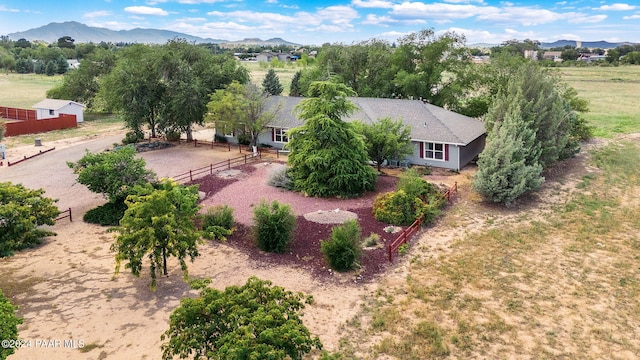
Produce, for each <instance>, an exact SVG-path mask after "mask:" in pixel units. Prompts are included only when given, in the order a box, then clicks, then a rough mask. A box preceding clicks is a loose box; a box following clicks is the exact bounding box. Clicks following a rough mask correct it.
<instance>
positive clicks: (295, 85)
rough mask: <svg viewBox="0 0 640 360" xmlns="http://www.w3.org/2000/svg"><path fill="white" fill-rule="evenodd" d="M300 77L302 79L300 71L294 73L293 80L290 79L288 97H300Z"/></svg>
mask: <svg viewBox="0 0 640 360" xmlns="http://www.w3.org/2000/svg"><path fill="white" fill-rule="evenodd" d="M300 77H302V70H298V71H296V73H295V74H294V75H293V79H291V86H290V87H289V96H302V89H301V88H300Z"/></svg>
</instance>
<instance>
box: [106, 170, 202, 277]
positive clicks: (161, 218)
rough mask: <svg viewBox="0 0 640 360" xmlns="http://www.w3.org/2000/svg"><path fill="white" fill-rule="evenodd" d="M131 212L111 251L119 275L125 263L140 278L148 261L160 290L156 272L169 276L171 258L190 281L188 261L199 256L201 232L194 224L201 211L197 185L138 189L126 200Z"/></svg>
mask: <svg viewBox="0 0 640 360" xmlns="http://www.w3.org/2000/svg"><path fill="white" fill-rule="evenodd" d="M125 203H126V204H127V210H126V211H125V213H124V217H123V218H122V219H121V220H120V226H118V227H116V228H115V229H114V230H116V231H117V232H118V233H119V235H118V236H117V238H116V242H115V243H114V244H113V245H112V246H111V250H112V251H114V252H115V253H116V271H115V272H116V274H118V273H119V271H120V266H121V264H122V262H123V261H125V262H126V264H125V268H129V269H131V273H133V274H134V275H135V276H140V272H141V271H142V265H143V264H142V263H143V260H144V258H148V259H149V262H150V265H149V268H150V276H151V288H152V289H155V288H156V277H157V276H156V273H157V272H159V271H162V273H163V274H164V275H168V268H167V258H168V257H170V256H173V257H176V258H178V260H179V261H180V267H181V269H182V272H183V274H184V279H185V280H186V279H187V278H188V269H187V263H186V261H185V260H186V258H187V257H189V258H190V259H191V261H193V260H194V259H195V258H196V257H197V256H198V255H199V254H198V248H197V245H198V242H199V240H200V239H201V238H200V232H199V231H198V230H197V228H196V225H195V223H194V219H195V218H196V214H197V213H198V210H199V209H200V206H199V205H198V189H197V186H189V187H185V186H181V185H179V184H177V183H175V182H172V181H170V180H164V181H162V182H161V183H159V184H158V185H157V187H154V186H152V185H151V184H147V185H145V186H140V185H138V186H136V187H135V189H134V192H133V194H131V195H129V196H128V197H127V199H126V200H125Z"/></svg>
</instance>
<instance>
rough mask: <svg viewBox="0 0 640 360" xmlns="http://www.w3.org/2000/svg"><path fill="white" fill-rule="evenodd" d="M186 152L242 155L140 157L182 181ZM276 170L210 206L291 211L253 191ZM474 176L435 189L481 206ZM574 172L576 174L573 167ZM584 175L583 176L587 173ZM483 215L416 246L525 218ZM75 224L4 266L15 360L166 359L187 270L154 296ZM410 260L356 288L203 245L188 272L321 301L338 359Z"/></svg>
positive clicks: (338, 204) (546, 198)
mask: <svg viewBox="0 0 640 360" xmlns="http://www.w3.org/2000/svg"><path fill="white" fill-rule="evenodd" d="M71 145H72V144H70V145H69V146H71ZM58 146H60V145H58ZM187 152H189V153H193V154H196V153H197V154H201V155H200V156H199V157H197V158H198V159H200V160H198V161H202V162H203V163H205V162H206V161H210V160H211V159H213V158H216V159H217V158H218V156H219V157H220V158H224V157H225V156H226V157H229V156H236V155H237V154H235V153H233V154H230V153H228V152H226V151H219V150H211V149H208V148H206V147H199V148H190V147H189V148H187V147H179V148H173V149H168V150H160V151H154V152H148V153H145V154H143V155H142V156H143V157H145V159H147V161H148V165H149V167H151V168H152V169H154V170H155V171H156V172H157V173H158V174H159V175H160V176H168V175H172V174H175V173H180V172H182V171H183V170H184V167H185V166H187V165H189V166H191V167H197V166H198V165H196V164H193V165H191V164H185V160H184V159H185V158H189V159H191V155H190V156H189V157H186V156H185V154H186V153H187ZM214 152H216V155H215V156H214V155H213V153H214ZM193 154H192V155H193ZM43 156H47V155H43ZM174 164H180V166H181V167H182V168H180V169H178V168H173V167H172V166H173V165H174ZM260 164H262V165H260ZM274 164H275V163H273V162H272V163H268V162H261V163H258V165H255V166H257V168H256V169H255V171H254V173H252V174H245V175H243V174H242V173H239V174H238V173H236V174H235V175H236V176H239V177H240V178H242V179H243V181H248V182H247V183H243V181H235V180H233V179H229V181H228V182H227V183H224V184H223V185H224V186H221V188H220V189H219V190H220V192H214V193H211V194H209V196H208V198H207V200H205V202H204V205H205V206H210V205H214V204H219V203H226V202H231V201H233V199H232V198H236V199H238V198H243V199H245V201H249V202H248V203H250V204H255V203H257V202H258V201H260V199H263V198H264V199H267V200H270V199H272V198H276V197H277V198H278V200H282V201H283V202H296V201H297V200H292V199H289V198H287V196H291V195H290V194H287V193H282V192H280V190H275V192H273V193H269V194H267V193H265V192H264V191H265V190H264V188H260V187H258V186H257V185H256V184H257V183H253V184H252V183H250V182H251V181H256V182H263V183H264V182H265V181H266V178H267V176H268V168H269V167H270V166H272V165H274ZM260 166H262V168H260ZM5 169H6V168H5ZM9 171H10V170H9ZM261 171H262V172H261ZM473 171H474V169H473V168H470V169H467V170H463V171H462V172H460V174H453V173H449V172H438V173H436V174H433V175H431V176H430V180H431V181H433V182H436V183H444V184H446V185H449V186H450V185H452V184H453V183H454V182H457V183H458V185H459V189H460V191H459V194H458V195H457V198H456V202H457V203H458V204H462V205H469V204H478V203H479V199H478V198H477V197H476V195H474V193H473V192H472V191H471V190H470V182H471V180H470V179H471V176H472V174H473ZM567 171H571V169H570V168H567ZM581 172H582V169H579V173H581ZM558 176H559V177H562V176H563V175H562V174H560V175H558ZM577 176H579V175H576V176H575V177H574V176H572V177H571V179H572V180H570V181H568V182H564V184H563V185H562V186H564V187H567V188H570V187H572V186H575V181H576V180H575V179H576V178H577ZM556 184H557V183H556ZM550 188H551V187H550ZM222 190H224V191H226V192H224V191H222ZM216 191H218V190H216ZM215 194H217V196H216V195H215ZM565 197H566V192H558V191H548V192H546V193H542V195H539V196H536V198H535V199H532V200H531V201H530V202H529V203H524V204H522V205H521V208H522V209H521V210H523V211H525V210H530V211H528V212H527V214H529V215H528V216H532V217H535V216H544V211H545V210H544V208H545V206H552V204H554V203H556V202H559V201H562V199H564V198H565ZM247 199H249V200H247ZM307 200H308V201H306V202H301V201H297V202H299V203H300V206H298V205H295V206H294V209H295V211H296V213H297V214H298V215H299V216H300V217H299V219H300V218H304V215H305V214H308V213H311V212H314V211H318V210H322V211H327V210H334V209H336V208H340V209H342V210H349V211H352V212H354V213H356V214H358V216H361V215H362V213H358V211H359V210H361V209H363V208H366V204H365V202H363V200H359V199H354V200H348V201H352V202H353V203H349V202H348V201H347V202H344V201H338V200H332V199H329V200H322V201H321V200H318V199H307ZM539 200H543V206H542V207H541V210H537V208H538V205H536V201H539ZM367 201H371V199H368V200H367ZM359 202H360V203H359ZM303 204H306V205H303ZM346 204H348V205H346ZM545 204H546V205H545ZM305 206H306V207H305ZM465 208H467V207H465ZM476 209H478V211H477V212H475V213H474V212H471V213H465V214H464V216H458V215H459V214H458V213H456V205H454V206H453V207H452V208H450V210H449V211H450V212H451V215H446V216H445V217H443V218H442V219H441V220H440V221H438V223H437V224H436V225H434V226H432V227H430V228H428V229H426V230H425V231H424V232H423V233H422V235H421V236H420V237H419V239H417V240H416V242H415V246H416V247H417V248H422V249H429V252H431V255H430V256H438V254H443V253H447V251H448V249H449V246H450V244H451V242H453V241H455V239H456V237H458V236H460V235H461V234H464V233H466V232H469V231H474V230H475V229H479V228H481V227H484V226H488V224H489V226H490V223H489V222H488V219H496V221H500V219H508V218H513V217H516V216H518V215H517V212H514V211H512V210H508V209H502V208H498V207H496V208H494V209H491V208H489V211H487V207H485V206H482V207H479V208H478V207H477V208H476ZM250 210H251V207H250V206H245V207H244V208H242V209H240V210H237V211H236V213H235V215H236V219H237V220H238V221H239V222H240V223H241V224H245V225H248V224H249V223H250ZM74 217H75V219H74V220H75V221H74V222H72V223H70V222H68V221H66V220H63V221H60V222H59V223H58V224H57V225H56V226H55V227H54V228H53V230H54V231H56V232H57V233H58V235H57V236H56V237H51V238H48V239H47V240H46V241H45V243H44V244H43V245H42V246H40V247H38V248H36V249H31V250H27V251H22V252H20V253H17V254H16V255H15V256H14V257H11V258H4V259H0V275H1V277H2V278H3V279H4V280H2V282H1V283H0V285H1V286H2V289H3V291H4V292H5V294H7V295H8V296H10V298H11V300H12V301H13V302H14V303H16V304H18V305H19V306H20V310H19V314H20V315H21V316H22V317H24V324H23V325H22V326H20V329H19V332H20V337H21V338H22V339H25V340H31V343H30V346H31V347H28V348H23V349H19V350H18V351H17V353H16V355H14V357H15V358H17V359H42V358H47V359H50V360H55V359H158V358H160V345H161V340H160V336H161V334H162V333H163V332H164V331H165V330H166V329H167V328H168V320H169V315H170V313H171V312H172V311H173V309H174V308H175V307H176V306H178V305H179V302H180V299H181V298H182V297H185V296H192V295H194V293H193V292H192V291H191V290H189V288H188V286H187V284H186V283H185V282H183V281H182V274H181V271H180V268H179V264H178V263H177V262H176V261H174V260H175V259H170V261H169V267H170V269H169V276H168V277H163V278H160V279H159V281H158V289H157V290H156V291H155V292H152V291H150V290H149V288H148V284H149V277H148V274H146V273H143V275H142V276H141V277H140V278H136V277H133V276H132V275H131V274H129V273H128V272H127V271H126V269H122V273H121V274H120V275H118V276H114V275H113V274H114V265H115V264H114V259H113V254H112V253H111V252H110V251H109V246H110V245H111V243H112V242H113V234H110V233H107V232H106V229H105V228H102V227H98V226H94V225H88V224H84V223H83V222H82V221H81V220H80V219H81V214H74ZM364 235H365V236H366V235H367V234H366V233H365V234H364ZM413 246H414V245H412V247H413ZM409 261H410V258H409V257H400V258H399V260H396V262H395V264H393V265H389V266H386V267H385V269H384V271H383V272H381V273H379V274H377V276H376V277H374V278H371V279H369V281H362V282H359V281H354V279H356V277H355V276H356V274H354V273H347V274H331V275H330V276H329V277H327V276H318V274H317V273H316V272H314V271H312V270H310V269H309V268H305V267H304V266H302V267H301V266H299V265H297V264H292V263H291V262H290V261H269V260H268V259H267V260H266V261H265V260H264V259H256V258H255V253H252V252H249V251H247V250H246V248H243V247H242V246H234V244H230V243H229V244H225V243H214V242H208V243H205V244H204V245H202V247H201V256H200V257H199V258H197V259H196V261H195V262H194V263H190V264H189V275H190V276H191V277H194V278H203V277H208V278H211V279H212V280H213V282H212V285H213V286H215V287H216V288H220V289H222V288H224V287H226V286H229V285H240V284H243V283H244V282H245V281H246V279H247V278H248V277H250V276H257V277H259V278H262V279H268V280H271V281H272V282H273V283H274V284H276V285H280V286H283V287H285V288H286V289H288V290H293V291H302V292H305V293H307V294H311V295H313V297H314V299H315V302H314V304H313V305H310V306H308V307H307V308H306V310H305V315H304V322H305V325H307V327H308V328H309V329H310V331H311V333H312V334H314V335H317V336H319V337H320V339H321V341H322V343H323V344H324V345H325V348H326V349H327V350H335V349H337V348H338V346H339V342H340V337H341V336H342V335H341V333H340V329H342V327H343V326H344V324H345V322H346V321H347V320H349V319H352V318H353V317H354V316H355V315H356V314H357V313H358V311H359V310H360V309H361V307H362V306H364V305H365V304H366V300H365V299H367V298H372V297H373V298H375V297H376V295H375V294H376V291H378V289H379V285H380V284H383V286H384V287H389V288H394V287H396V286H399V285H400V284H404V283H405V282H406V279H407V274H408V266H409ZM69 340H74V342H71V341H69ZM369 340H375V339H369ZM65 341H67V342H66V343H65ZM80 341H81V342H82V345H83V346H84V347H82V348H80V346H78V345H79V344H80ZM354 341H357V340H354Z"/></svg>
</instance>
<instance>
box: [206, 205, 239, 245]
mask: <svg viewBox="0 0 640 360" xmlns="http://www.w3.org/2000/svg"><path fill="white" fill-rule="evenodd" d="M234 224H235V220H234V219H233V209H232V208H230V207H229V206H227V205H221V206H213V207H210V208H209V209H207V213H206V214H205V215H204V216H203V217H202V230H203V236H204V238H205V239H209V240H215V239H220V240H226V237H227V236H229V235H231V233H232V232H233V226H234Z"/></svg>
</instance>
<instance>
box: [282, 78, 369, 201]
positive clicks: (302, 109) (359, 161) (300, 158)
mask: <svg viewBox="0 0 640 360" xmlns="http://www.w3.org/2000/svg"><path fill="white" fill-rule="evenodd" d="M353 95H355V93H354V92H353V90H351V89H350V88H349V87H347V86H345V85H343V84H335V83H331V82H315V83H312V84H311V87H310V89H309V96H310V98H308V99H304V100H302V101H301V102H300V104H299V105H298V106H297V107H296V111H297V112H298V115H299V117H300V118H301V119H303V120H304V125H302V126H300V127H297V128H293V129H291V130H290V131H289V135H290V136H289V139H290V140H289V143H288V144H287V146H288V148H289V149H291V154H290V155H289V159H288V164H289V170H288V175H289V177H290V178H291V180H292V181H293V186H294V189H296V190H298V191H302V192H304V193H305V194H307V195H309V196H341V197H350V196H358V195H361V194H362V193H363V192H365V191H367V190H373V188H374V186H375V180H376V172H375V171H374V170H373V168H371V167H370V166H369V165H367V161H368V155H367V150H366V148H365V144H364V140H363V137H362V136H361V135H359V134H358V133H357V132H356V131H355V130H354V129H353V125H352V124H350V123H347V122H345V121H343V120H342V118H343V117H344V116H347V115H349V114H351V113H352V112H353V111H354V109H355V105H353V103H351V102H350V101H349V100H348V99H347V96H353Z"/></svg>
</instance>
